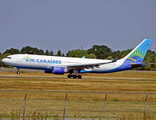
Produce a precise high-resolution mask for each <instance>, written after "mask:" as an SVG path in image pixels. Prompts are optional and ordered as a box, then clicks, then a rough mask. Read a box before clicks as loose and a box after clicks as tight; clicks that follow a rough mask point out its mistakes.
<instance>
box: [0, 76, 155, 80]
mask: <svg viewBox="0 0 156 120" xmlns="http://www.w3.org/2000/svg"><path fill="white" fill-rule="evenodd" d="M0 78H40V79H52V78H53V79H69V78H67V77H57V76H56V77H55V76H50V77H49V76H47V77H45V76H44V77H43V76H41V77H40V76H38V77H36V76H0ZM71 79H73V78H70V79H69V80H71ZM82 79H83V80H88V79H90V80H129V81H156V79H139V78H137V79H134V78H90V77H85V78H82ZM82 79H73V80H82Z"/></svg>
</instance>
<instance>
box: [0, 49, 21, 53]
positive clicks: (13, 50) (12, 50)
mask: <svg viewBox="0 0 156 120" xmlns="http://www.w3.org/2000/svg"><path fill="white" fill-rule="evenodd" d="M19 53H20V52H19V50H18V49H14V48H11V49H10V50H9V49H7V50H6V51H5V52H4V53H3V54H19Z"/></svg>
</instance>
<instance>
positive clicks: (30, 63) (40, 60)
mask: <svg viewBox="0 0 156 120" xmlns="http://www.w3.org/2000/svg"><path fill="white" fill-rule="evenodd" d="M111 61H112V60H99V59H86V58H73V57H58V56H45V55H30V54H17V55H10V56H8V57H7V58H5V59H3V62H4V63H6V64H7V65H10V66H13V67H17V68H26V69H41V70H46V69H51V68H52V67H54V66H59V67H64V68H65V69H66V66H70V65H81V64H93V63H104V62H106V63H107V62H111ZM122 63H123V61H121V60H118V61H117V62H113V63H109V64H103V65H100V66H99V67H93V68H88V69H84V70H82V72H107V71H110V70H113V69H116V68H117V67H119V66H120V65H121V64H122ZM65 72H68V70H67V69H66V71H65Z"/></svg>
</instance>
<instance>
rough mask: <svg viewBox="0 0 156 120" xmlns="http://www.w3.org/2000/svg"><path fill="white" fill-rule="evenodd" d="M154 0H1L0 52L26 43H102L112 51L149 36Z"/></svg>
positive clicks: (154, 24) (155, 21)
mask: <svg viewBox="0 0 156 120" xmlns="http://www.w3.org/2000/svg"><path fill="white" fill-rule="evenodd" d="M155 5H156V0H0V52H1V53H3V52H5V50H6V49H10V48H15V49H19V50H21V49H22V48H23V47H25V46H31V47H37V48H38V49H43V50H44V51H45V50H46V49H48V50H49V51H51V50H52V51H53V52H54V54H57V52H58V51H59V50H61V52H62V53H65V54H66V53H67V52H68V51H69V50H75V49H81V48H82V49H85V50H87V49H89V48H91V47H92V46H93V45H106V46H108V47H109V48H111V49H112V50H113V51H116V50H120V51H121V50H127V49H131V48H134V47H136V46H137V45H138V44H139V43H140V42H141V41H142V40H143V39H145V38H151V39H153V41H152V44H151V46H150V48H149V49H150V50H152V51H156V46H155V45H156V6H155Z"/></svg>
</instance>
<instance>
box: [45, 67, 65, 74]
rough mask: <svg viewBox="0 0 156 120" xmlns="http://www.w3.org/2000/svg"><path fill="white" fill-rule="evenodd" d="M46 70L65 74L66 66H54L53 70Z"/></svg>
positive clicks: (46, 71)
mask: <svg viewBox="0 0 156 120" xmlns="http://www.w3.org/2000/svg"><path fill="white" fill-rule="evenodd" d="M44 72H45V73H53V74H64V73H65V69H64V67H58V66H55V67H53V68H52V70H45V71H44Z"/></svg>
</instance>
